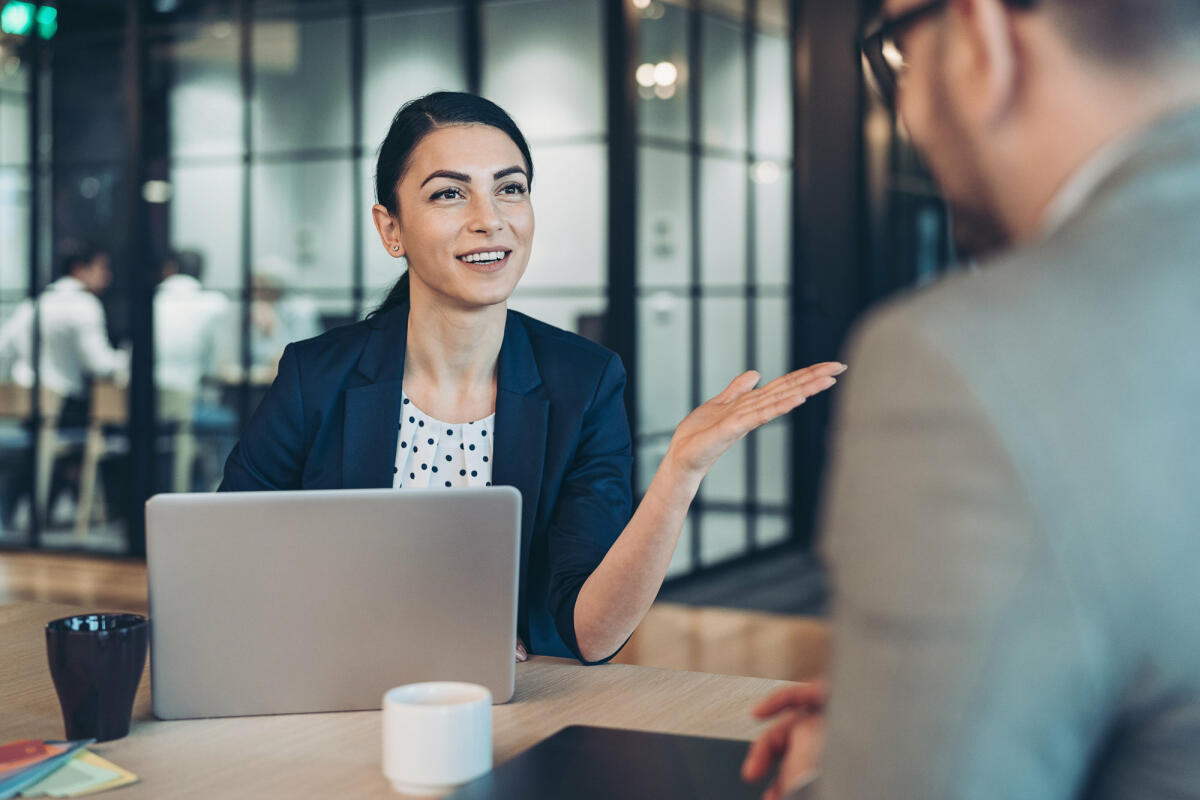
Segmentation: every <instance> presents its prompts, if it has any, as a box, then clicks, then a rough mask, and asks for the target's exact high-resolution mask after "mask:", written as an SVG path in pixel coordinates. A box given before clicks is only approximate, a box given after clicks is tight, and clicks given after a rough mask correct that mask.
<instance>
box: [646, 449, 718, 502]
mask: <svg viewBox="0 0 1200 800" xmlns="http://www.w3.org/2000/svg"><path fill="white" fill-rule="evenodd" d="M707 472H708V471H707V470H703V469H696V468H695V467H690V466H688V465H686V464H685V463H684V462H683V461H682V460H681V459H680V458H679V454H678V453H677V452H676V451H675V449H674V448H673V447H668V448H667V454H666V455H665V456H663V460H662V462H661V463H660V464H659V465H658V470H657V471H656V472H655V473H654V480H653V482H652V483H651V486H652V487H653V484H654V483H659V484H661V485H662V488H663V489H665V490H667V494H668V495H669V496H671V497H672V498H675V499H681V500H685V501H686V502H687V503H688V504H690V503H691V501H692V499H693V498H694V497H695V496H696V492H698V491H699V490H700V482H701V481H703V480H704V476H705V475H706V474H707Z"/></svg>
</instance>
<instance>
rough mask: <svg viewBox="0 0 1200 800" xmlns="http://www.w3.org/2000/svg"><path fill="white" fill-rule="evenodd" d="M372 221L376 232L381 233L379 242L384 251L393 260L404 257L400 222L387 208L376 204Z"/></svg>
mask: <svg viewBox="0 0 1200 800" xmlns="http://www.w3.org/2000/svg"><path fill="white" fill-rule="evenodd" d="M371 219H372V220H373V221H374V222H375V230H376V231H378V233H379V241H380V242H382V243H383V249H384V250H387V254H388V255H389V256H391V257H392V258H403V257H404V240H403V237H401V235H400V220H398V219H397V218H396V217H393V216H392V214H391V212H389V211H388V210H387V206H384V205H380V204H379V203H376V204H375V205H373V206H371Z"/></svg>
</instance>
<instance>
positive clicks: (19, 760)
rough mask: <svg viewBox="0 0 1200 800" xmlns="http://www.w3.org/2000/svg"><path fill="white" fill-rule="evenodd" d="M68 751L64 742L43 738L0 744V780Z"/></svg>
mask: <svg viewBox="0 0 1200 800" xmlns="http://www.w3.org/2000/svg"><path fill="white" fill-rule="evenodd" d="M65 752H67V745H66V744H65V743H62V742H43V741H42V740H41V739H22V740H20V741H18V742H9V743H8V744H2V745H0V781H3V780H5V779H6V778H11V777H12V776H13V775H16V774H17V773H18V772H20V771H21V770H23V769H26V768H27V767H31V766H33V765H34V764H37V763H39V762H42V761H45V760H46V759H48V758H53V757H54V756H58V755H62V754H63V753H65Z"/></svg>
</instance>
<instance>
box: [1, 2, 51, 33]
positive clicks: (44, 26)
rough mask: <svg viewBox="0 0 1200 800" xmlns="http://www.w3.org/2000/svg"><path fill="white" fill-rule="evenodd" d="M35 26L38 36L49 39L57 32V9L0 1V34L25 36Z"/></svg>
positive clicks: (26, 3)
mask: <svg viewBox="0 0 1200 800" xmlns="http://www.w3.org/2000/svg"><path fill="white" fill-rule="evenodd" d="M35 26H36V27H37V35H38V36H40V37H41V38H43V39H49V38H50V37H51V36H53V35H54V34H55V32H57V31H58V9H57V8H55V7H54V6H37V5H35V4H33V3H28V2H25V0H9V2H7V3H5V2H4V0H0V32H3V33H12V34H15V35H17V36H27V35H28V34H29V32H30V31H32V30H33V29H34V27H35Z"/></svg>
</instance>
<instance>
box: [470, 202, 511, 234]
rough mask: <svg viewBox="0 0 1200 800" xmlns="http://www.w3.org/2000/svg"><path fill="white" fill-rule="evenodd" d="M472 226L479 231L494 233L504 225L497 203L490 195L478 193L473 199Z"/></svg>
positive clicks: (472, 228)
mask: <svg viewBox="0 0 1200 800" xmlns="http://www.w3.org/2000/svg"><path fill="white" fill-rule="evenodd" d="M470 226H471V230H473V231H476V232H478V233H493V232H495V231H498V230H500V228H502V227H504V220H503V219H502V218H501V216H500V212H499V210H498V209H497V208H496V203H495V201H493V200H492V198H491V197H489V196H488V195H476V196H475V198H474V199H473V200H472V201H471V221H470Z"/></svg>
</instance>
